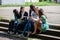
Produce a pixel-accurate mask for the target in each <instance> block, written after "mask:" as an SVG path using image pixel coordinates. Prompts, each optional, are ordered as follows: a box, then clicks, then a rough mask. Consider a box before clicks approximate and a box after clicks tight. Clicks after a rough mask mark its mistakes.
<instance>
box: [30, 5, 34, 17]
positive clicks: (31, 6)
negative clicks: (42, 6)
mask: <svg viewBox="0 0 60 40" xmlns="http://www.w3.org/2000/svg"><path fill="white" fill-rule="evenodd" d="M31 9H32V10H31ZM32 11H34V12H35V6H34V5H30V10H29V15H30V16H31V12H32Z"/></svg>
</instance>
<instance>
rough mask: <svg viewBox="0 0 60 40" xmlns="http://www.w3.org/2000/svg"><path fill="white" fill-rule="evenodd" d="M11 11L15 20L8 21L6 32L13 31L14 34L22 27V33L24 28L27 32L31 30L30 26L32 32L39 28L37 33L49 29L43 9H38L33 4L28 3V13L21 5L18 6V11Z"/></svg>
mask: <svg viewBox="0 0 60 40" xmlns="http://www.w3.org/2000/svg"><path fill="white" fill-rule="evenodd" d="M13 13H14V18H15V19H14V20H15V21H10V22H9V29H8V33H10V32H11V31H13V32H14V34H16V33H18V30H19V28H20V30H21V29H22V34H23V35H24V33H25V32H26V30H27V31H28V32H31V29H32V28H33V29H34V30H33V32H32V34H36V31H37V29H38V30H39V33H41V32H46V31H47V29H49V25H48V22H47V16H46V15H45V14H44V10H43V9H41V8H40V9H39V8H38V7H35V6H34V5H30V10H29V13H28V12H27V11H25V7H23V6H22V7H21V8H20V12H18V11H17V10H16V9H14V10H13ZM13 26H14V27H13ZM22 26H24V27H22Z"/></svg>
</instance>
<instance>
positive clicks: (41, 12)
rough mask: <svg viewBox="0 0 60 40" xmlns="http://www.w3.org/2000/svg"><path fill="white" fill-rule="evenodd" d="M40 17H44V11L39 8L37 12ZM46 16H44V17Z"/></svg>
mask: <svg viewBox="0 0 60 40" xmlns="http://www.w3.org/2000/svg"><path fill="white" fill-rule="evenodd" d="M42 15H45V14H44V10H43V9H42V8H40V10H39V16H40V17H41V16H42ZM45 16H46V15H45ZM46 18H47V16H46Z"/></svg>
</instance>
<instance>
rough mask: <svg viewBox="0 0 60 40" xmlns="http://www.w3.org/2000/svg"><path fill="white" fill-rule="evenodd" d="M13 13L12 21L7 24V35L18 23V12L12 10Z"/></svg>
mask: <svg viewBox="0 0 60 40" xmlns="http://www.w3.org/2000/svg"><path fill="white" fill-rule="evenodd" d="M13 13H14V20H11V21H10V22H9V28H8V33H12V31H13V28H14V27H15V26H16V25H17V23H18V19H19V14H18V11H17V10H16V9H14V10H13Z"/></svg>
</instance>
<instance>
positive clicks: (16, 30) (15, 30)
mask: <svg viewBox="0 0 60 40" xmlns="http://www.w3.org/2000/svg"><path fill="white" fill-rule="evenodd" d="M22 24H24V22H23V21H22V22H20V23H18V24H17V25H16V27H15V28H14V33H15V34H16V33H17V32H18V29H19V27H20V25H22Z"/></svg>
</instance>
